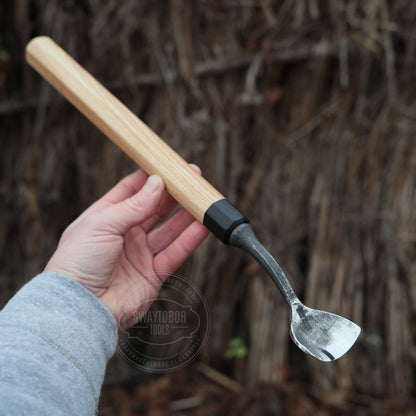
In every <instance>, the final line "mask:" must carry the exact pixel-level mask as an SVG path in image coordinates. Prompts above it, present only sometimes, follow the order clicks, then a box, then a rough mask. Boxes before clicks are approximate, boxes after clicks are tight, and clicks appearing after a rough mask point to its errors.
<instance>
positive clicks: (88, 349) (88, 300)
mask: <svg viewBox="0 0 416 416" xmlns="http://www.w3.org/2000/svg"><path fill="white" fill-rule="evenodd" d="M116 345H117V324H116V322H115V320H114V318H113V316H112V315H111V313H110V312H109V310H108V309H107V308H106V307H105V306H104V304H103V303H101V301H100V300H99V299H98V298H96V297H95V296H94V295H93V294H92V293H91V292H90V291H89V290H87V289H86V288H84V287H83V286H82V285H81V284H79V283H78V282H76V281H74V280H73V279H71V278H69V277H67V276H63V275H59V274H55V273H43V274H40V275H38V276H36V277H35V278H33V279H32V280H31V281H30V282H29V283H27V284H26V285H25V286H23V287H22V288H21V289H20V290H19V291H18V292H17V293H16V295H15V296H14V297H13V298H12V299H11V300H10V301H9V302H8V303H7V305H6V306H5V307H4V309H3V310H2V311H0V415H1V416H6V415H19V416H20V415H54V416H55V415H77V416H81V415H94V414H95V413H96V411H97V405H98V399H99V395H100V390H101V385H102V383H103V379H104V374H105V369H106V364H107V361H108V360H109V359H110V357H111V356H112V355H113V354H114V352H115V349H116Z"/></svg>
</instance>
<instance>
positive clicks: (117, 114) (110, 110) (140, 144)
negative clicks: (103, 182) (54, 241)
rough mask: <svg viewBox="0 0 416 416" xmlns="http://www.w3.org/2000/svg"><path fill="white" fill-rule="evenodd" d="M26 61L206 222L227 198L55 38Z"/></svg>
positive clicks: (36, 44) (31, 49) (30, 51)
mask: <svg viewBox="0 0 416 416" xmlns="http://www.w3.org/2000/svg"><path fill="white" fill-rule="evenodd" d="M26 59H27V62H28V63H29V64H30V65H31V66H32V67H33V68H34V69H35V70H36V71H38V72H39V73H40V74H41V75H42V76H43V77H44V78H45V79H46V80H47V81H48V82H49V83H51V84H52V85H53V86H54V87H55V88H56V89H57V90H58V91H59V92H60V93H61V94H62V95H63V96H64V97H65V98H67V99H68V100H69V101H70V102H71V103H72V104H73V105H74V106H75V107H76V108H78V110H79V111H81V113H83V114H84V115H85V116H86V117H87V118H88V119H89V120H90V121H91V122H92V123H93V124H95V125H96V126H97V127H98V128H99V129H100V130H101V131H102V132H103V133H104V134H105V135H106V136H107V137H108V138H109V139H111V140H112V141H113V142H114V143H115V144H116V145H117V146H119V147H120V148H121V149H122V150H123V151H124V152H125V153H126V154H127V155H129V156H130V157H131V158H132V159H133V160H134V161H135V162H136V163H137V164H139V165H140V166H141V167H142V168H143V169H144V170H145V171H146V172H147V173H148V174H150V175H152V174H158V175H160V176H161V177H162V178H163V180H164V182H165V185H166V188H167V190H168V191H169V193H170V194H171V195H172V196H173V197H174V198H175V199H176V200H177V201H178V202H179V203H180V204H181V205H182V206H183V207H184V208H186V209H187V210H188V211H189V212H190V213H191V214H192V215H193V216H194V217H195V218H196V219H197V220H198V221H200V222H201V223H203V220H204V214H205V212H206V211H207V210H208V208H209V207H210V206H211V205H212V204H213V203H215V202H216V201H219V200H221V199H223V198H224V197H223V196H222V195H221V193H220V192H218V191H217V190H216V189H215V188H214V187H213V186H212V185H210V184H209V183H208V182H207V181H206V180H205V179H204V178H202V177H201V176H199V175H198V174H197V173H195V172H194V171H193V170H192V169H191V168H190V166H189V165H188V163H186V162H185V161H184V160H183V159H182V158H181V157H180V156H179V155H178V154H177V153H176V152H175V151H174V150H173V149H172V148H171V147H169V146H168V145H167V144H166V143H165V142H164V141H163V140H162V139H161V138H160V137H159V136H157V135H156V134H155V133H154V132H153V131H152V130H151V129H150V128H149V127H147V126H146V125H145V124H144V123H143V122H142V121H141V120H140V119H139V118H138V117H136V115H134V114H133V113H132V112H131V111H130V110H129V109H128V108H127V107H126V106H124V105H123V104H122V103H121V102H120V101H119V100H118V99H117V98H115V97H114V96H113V95H112V94H111V93H110V92H109V91H108V90H107V89H106V88H104V87H103V86H102V85H101V84H100V83H99V82H98V81H97V80H96V79H95V78H94V77H92V76H91V75H90V74H89V73H88V72H87V71H86V70H85V69H83V68H82V67H81V66H80V65H79V64H78V63H77V62H76V61H75V60H74V59H72V58H71V57H70V56H69V55H68V54H67V53H66V52H65V51H64V50H63V49H62V48H61V47H59V46H58V45H57V44H56V43H55V42H54V41H53V40H52V39H50V38H49V37H46V36H40V37H37V38H34V39H32V40H31V41H30V42H29V44H28V45H27V47H26Z"/></svg>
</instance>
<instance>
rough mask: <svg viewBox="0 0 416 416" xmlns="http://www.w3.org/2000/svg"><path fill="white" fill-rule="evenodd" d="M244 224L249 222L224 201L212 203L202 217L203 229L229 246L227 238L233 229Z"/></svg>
mask: <svg viewBox="0 0 416 416" xmlns="http://www.w3.org/2000/svg"><path fill="white" fill-rule="evenodd" d="M246 222H249V221H248V219H247V218H246V217H245V216H244V215H243V214H241V212H239V211H238V210H237V209H236V208H234V206H233V205H231V204H230V203H229V202H228V201H227V200H226V199H220V200H219V201H216V202H214V203H213V204H212V205H211V206H210V207H209V208H208V209H207V211H206V212H205V215H204V225H205V227H207V228H208V229H209V230H210V231H211V232H212V233H214V234H215V235H216V236H217V237H218V238H219V239H220V240H221V241H222V242H223V243H225V244H230V241H229V238H230V234H231V232H232V231H233V230H234V228H235V227H237V225H239V224H243V223H246Z"/></svg>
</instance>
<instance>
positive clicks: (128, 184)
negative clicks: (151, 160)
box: [82, 169, 149, 216]
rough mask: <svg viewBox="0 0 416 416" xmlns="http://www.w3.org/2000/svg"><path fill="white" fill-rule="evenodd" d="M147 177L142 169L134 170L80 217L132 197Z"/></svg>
mask: <svg viewBox="0 0 416 416" xmlns="http://www.w3.org/2000/svg"><path fill="white" fill-rule="evenodd" d="M148 177H149V175H148V174H147V173H146V172H145V171H144V170H143V169H138V170H136V171H135V172H133V173H131V174H130V175H128V176H126V177H125V178H123V179H122V180H121V181H120V182H118V183H117V184H116V185H115V186H114V187H113V188H111V189H110V190H109V191H108V192H107V193H106V194H105V195H103V196H102V197H101V198H100V199H99V200H98V201H96V202H94V204H92V205H91V206H90V207H89V208H88V209H87V210H86V211H84V213H83V214H82V216H84V215H88V214H91V213H93V212H97V211H99V210H101V209H103V208H105V207H107V206H109V205H112V204H117V203H119V202H121V201H124V200H125V199H127V198H129V197H131V196H133V195H134V194H136V193H137V192H139V191H140V189H141V188H142V187H143V185H144V184H145V182H146V180H147V178H148Z"/></svg>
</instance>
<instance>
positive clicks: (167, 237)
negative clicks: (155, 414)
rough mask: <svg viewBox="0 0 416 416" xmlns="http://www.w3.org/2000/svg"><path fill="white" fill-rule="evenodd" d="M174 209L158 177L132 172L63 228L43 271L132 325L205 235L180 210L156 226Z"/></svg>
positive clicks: (117, 319) (117, 318) (194, 222)
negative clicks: (68, 281)
mask: <svg viewBox="0 0 416 416" xmlns="http://www.w3.org/2000/svg"><path fill="white" fill-rule="evenodd" d="M194 168H195V169H198V168H196V167H194ZM176 205H177V203H176V201H175V200H174V199H173V198H172V197H171V196H170V195H169V194H168V193H167V191H166V190H164V184H163V181H162V179H161V178H160V177H159V176H156V175H154V176H150V177H148V175H147V174H146V173H145V172H144V171H142V170H138V171H136V172H135V173H133V174H131V175H129V176H127V177H126V178H124V179H123V180H122V181H121V182H119V183H118V184H117V185H116V186H115V187H114V188H113V189H111V190H110V191H109V192H108V193H107V194H106V195H104V196H103V197H102V198H101V199H99V200H98V201H97V202H95V203H94V204H93V205H91V206H90V207H89V208H88V209H87V210H86V211H85V212H83V213H82V214H81V216H80V217H78V218H77V219H76V220H75V221H74V222H73V223H72V224H70V225H69V226H68V228H67V229H66V230H65V231H64V233H63V234H62V237H61V239H60V241H59V244H58V248H57V250H56V252H55V253H54V255H53V256H52V258H51V259H50V261H49V263H48V264H47V266H46V268H45V272H58V273H62V274H65V275H67V276H70V277H72V278H74V279H75V280H77V281H78V282H80V283H81V284H82V285H84V286H85V287H86V288H88V289H89V290H90V291H91V292H92V293H94V294H95V295H96V296H97V297H98V298H99V299H100V300H101V301H102V302H103V303H104V304H105V305H106V306H107V307H108V309H109V310H110V311H111V313H112V314H113V315H114V317H115V319H116V321H117V323H118V324H119V325H120V326H121V327H122V328H128V327H129V326H132V325H134V324H135V323H136V322H137V321H138V319H140V316H143V315H142V314H143V313H145V312H146V310H147V309H148V308H149V307H150V305H151V303H152V301H153V300H155V299H156V298H157V294H158V292H159V289H160V287H161V285H162V283H163V282H164V281H165V280H166V278H167V277H168V276H169V275H170V274H171V273H173V272H174V271H175V270H176V269H177V268H178V267H179V266H180V265H181V264H182V263H183V262H184V261H185V260H186V258H187V257H188V256H189V255H190V254H191V253H192V251H193V250H194V249H195V248H196V247H197V246H198V245H199V244H200V243H201V242H202V241H203V240H204V239H205V237H206V236H207V235H208V230H207V229H206V228H205V227H204V226H203V225H201V224H200V223H199V222H198V221H196V220H195V219H194V218H193V217H192V216H191V214H189V213H188V212H187V211H185V210H184V209H182V210H180V211H179V212H177V213H176V214H175V215H174V216H172V217H171V218H170V219H168V220H167V221H166V222H164V223H163V224H161V225H160V226H159V227H157V226H158V225H159V224H160V222H161V221H162V220H164V219H165V218H166V217H167V216H168V215H169V214H170V213H171V211H172V210H173V209H174V208H175V207H176Z"/></svg>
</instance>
